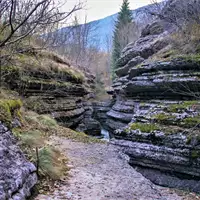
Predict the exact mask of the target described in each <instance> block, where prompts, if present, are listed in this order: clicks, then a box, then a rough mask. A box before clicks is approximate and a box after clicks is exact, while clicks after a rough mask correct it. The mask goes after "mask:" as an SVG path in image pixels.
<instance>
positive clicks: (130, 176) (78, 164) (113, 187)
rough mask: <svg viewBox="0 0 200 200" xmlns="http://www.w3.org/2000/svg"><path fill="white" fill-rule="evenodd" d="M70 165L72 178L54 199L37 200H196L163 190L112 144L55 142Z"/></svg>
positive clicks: (42, 196) (58, 140)
mask: <svg viewBox="0 0 200 200" xmlns="http://www.w3.org/2000/svg"><path fill="white" fill-rule="evenodd" d="M53 140H54V141H55V143H56V145H57V146H59V148H62V149H63V152H65V153H66V155H67V157H68V158H69V161H70V163H69V164H70V167H71V168H72V169H71V170H70V178H69V180H68V183H67V184H63V186H61V187H59V188H58V189H56V190H55V192H54V193H53V194H51V195H39V196H38V197H37V198H36V200H60V199H66V200H182V199H188V200H193V199H196V198H192V197H188V198H186V197H184V198H183V197H181V196H179V195H178V194H176V193H175V191H174V190H170V189H167V188H163V187H159V186H156V185H154V184H153V183H151V182H150V181H149V180H147V179H146V178H144V177H143V176H142V175H141V174H140V173H138V172H137V171H135V170H134V169H133V168H132V167H131V166H129V165H128V163H127V161H126V159H125V158H126V157H125V156H124V155H123V154H121V153H120V150H119V149H118V148H117V147H116V146H113V145H111V144H97V143H95V144H85V143H80V142H73V141H70V140H67V139H65V138H58V137H55V138H53Z"/></svg>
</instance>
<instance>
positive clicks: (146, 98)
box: [105, 20, 200, 192]
mask: <svg viewBox="0 0 200 200" xmlns="http://www.w3.org/2000/svg"><path fill="white" fill-rule="evenodd" d="M173 31H175V29H174V27H173V26H172V25H171V24H169V23H166V22H164V21H162V20H157V21H155V22H153V23H152V24H150V25H148V26H147V27H146V28H145V29H144V30H143V32H142V35H141V37H140V38H139V40H138V41H136V42H135V43H133V44H129V45H128V46H127V47H126V48H125V49H124V50H123V52H122V55H121V58H120V59H119V60H118V69H117V70H116V75H117V76H118V78H117V79H116V80H115V81H114V84H113V89H112V91H109V94H112V95H113V97H114V100H115V103H114V105H113V106H112V109H111V110H109V111H108V112H107V119H106V122H105V124H106V126H107V127H108V129H109V131H110V132H111V133H112V135H114V137H115V138H116V139H117V140H114V141H113V142H112V143H114V144H116V145H119V146H121V147H122V149H123V150H124V152H125V153H126V154H128V155H129V157H130V161H129V162H130V164H131V165H133V166H134V167H136V169H137V170H138V171H140V172H141V173H142V174H144V176H146V177H147V178H149V179H150V180H152V181H153V182H154V183H157V184H160V185H164V186H169V187H177V188H180V189H188V190H191V191H195V192H200V187H199V186H200V171H199V166H200V151H199V150H200V140H199V136H200V102H199V97H200V95H199V94H200V79H199V77H200V62H199V55H173V56H172V55H171V54H172V53H171V52H172V50H173V49H172V47H171V44H170V34H171V33H173Z"/></svg>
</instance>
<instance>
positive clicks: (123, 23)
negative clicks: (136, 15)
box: [112, 0, 133, 79]
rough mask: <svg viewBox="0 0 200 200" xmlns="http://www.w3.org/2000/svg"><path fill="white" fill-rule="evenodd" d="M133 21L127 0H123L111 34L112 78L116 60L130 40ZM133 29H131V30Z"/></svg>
mask: <svg viewBox="0 0 200 200" xmlns="http://www.w3.org/2000/svg"><path fill="white" fill-rule="evenodd" d="M132 23H133V17H132V13H131V10H130V8H129V2H128V0H123V4H122V6H121V9H120V12H119V14H118V18H117V21H116V24H115V31H114V35H113V50H112V79H114V78H115V70H116V68H117V66H116V62H117V60H118V59H119V57H120V54H121V51H122V50H123V48H124V47H125V46H126V45H127V44H128V43H129V42H130V35H129V31H131V30H130V25H131V24H132ZM132 31H133V30H132Z"/></svg>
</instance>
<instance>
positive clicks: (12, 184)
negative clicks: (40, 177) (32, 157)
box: [0, 123, 37, 200]
mask: <svg viewBox="0 0 200 200" xmlns="http://www.w3.org/2000/svg"><path fill="white" fill-rule="evenodd" d="M36 183H37V175H36V168H35V166H34V165H33V164H32V163H30V162H28V161H27V160H26V158H25V156H24V155H23V153H22V152H21V150H20V149H19V147H18V146H17V145H16V141H15V139H14V137H13V136H12V133H11V132H10V131H9V130H8V129H7V128H6V127H4V126H3V125H2V124H1V123H0V199H1V200H25V199H26V198H27V197H29V196H30V195H31V189H32V188H33V186H34V185H35V184H36Z"/></svg>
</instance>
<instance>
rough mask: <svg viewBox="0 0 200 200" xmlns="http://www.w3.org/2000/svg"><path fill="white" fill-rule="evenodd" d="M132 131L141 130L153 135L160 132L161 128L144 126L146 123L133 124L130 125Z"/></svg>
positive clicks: (154, 125)
mask: <svg viewBox="0 0 200 200" xmlns="http://www.w3.org/2000/svg"><path fill="white" fill-rule="evenodd" d="M130 129H131V130H137V129H138V130H140V131H141V132H145V133H151V132H153V131H156V130H160V128H159V126H158V125H156V124H152V123H151V124H144V123H132V124H131V125H130Z"/></svg>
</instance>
